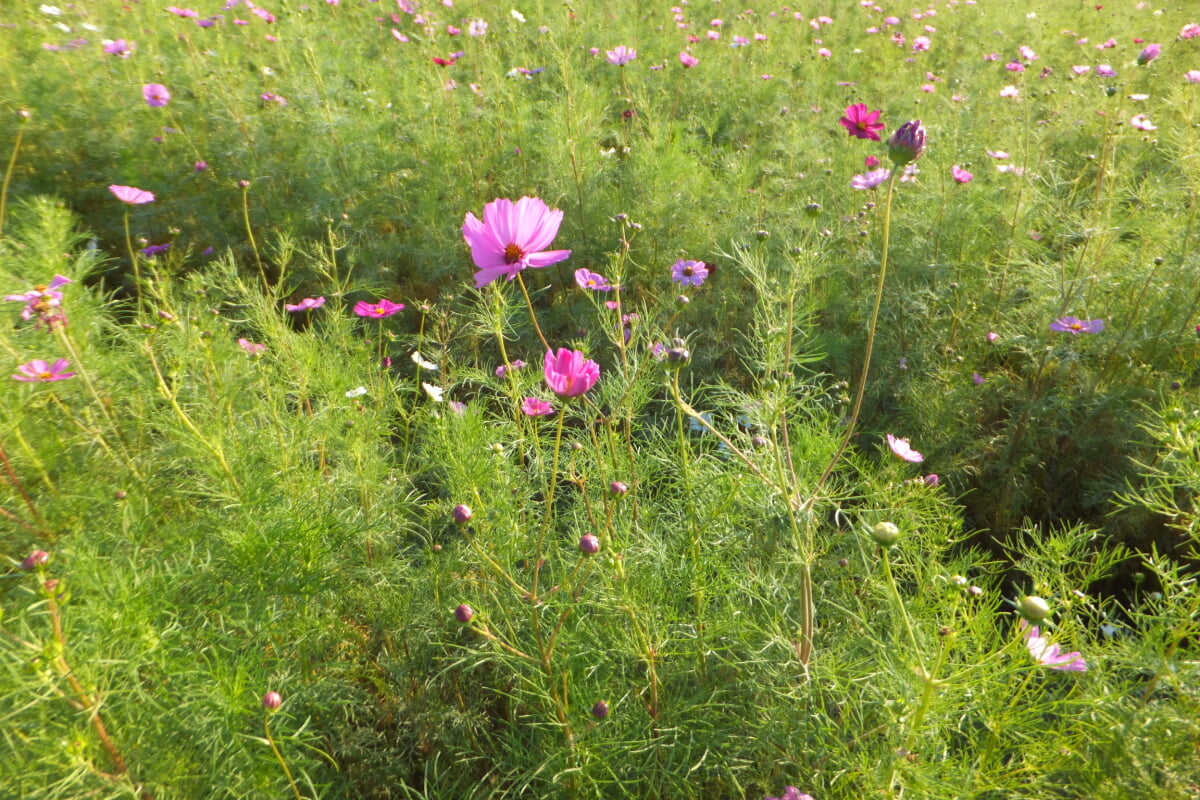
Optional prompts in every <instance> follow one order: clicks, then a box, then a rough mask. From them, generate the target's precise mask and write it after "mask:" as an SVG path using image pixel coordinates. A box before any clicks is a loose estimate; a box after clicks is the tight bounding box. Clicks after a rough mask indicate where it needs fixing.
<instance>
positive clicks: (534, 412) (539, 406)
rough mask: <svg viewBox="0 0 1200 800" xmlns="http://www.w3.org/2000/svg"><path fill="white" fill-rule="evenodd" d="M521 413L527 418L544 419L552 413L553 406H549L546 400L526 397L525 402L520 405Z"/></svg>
mask: <svg viewBox="0 0 1200 800" xmlns="http://www.w3.org/2000/svg"><path fill="white" fill-rule="evenodd" d="M521 413H523V414H524V415H525V416H527V417H544V416H546V415H547V414H553V413H554V406H552V405H550V401H548V400H539V399H538V398H536V397H526V398H525V402H524V403H522V404H521Z"/></svg>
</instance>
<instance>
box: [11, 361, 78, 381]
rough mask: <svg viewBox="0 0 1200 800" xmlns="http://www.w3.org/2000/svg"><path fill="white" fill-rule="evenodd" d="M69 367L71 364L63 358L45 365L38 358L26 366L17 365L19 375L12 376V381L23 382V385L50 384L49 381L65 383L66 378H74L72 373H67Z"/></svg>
mask: <svg viewBox="0 0 1200 800" xmlns="http://www.w3.org/2000/svg"><path fill="white" fill-rule="evenodd" d="M69 366H71V362H70V361H67V360H66V359H65V358H60V359H59V360H58V361H55V362H54V363H53V364H47V363H46V362H45V361H42V360H41V359H40V358H35V359H34V360H33V361H30V362H29V363H28V364H19V365H18V366H17V371H18V372H20V373H21V374H20V375H13V376H12V377H13V380H15V381H24V382H25V383H50V382H51V381H65V380H66V379H67V378H73V377H75V373H74V372H67V371H66V369H67V367H69Z"/></svg>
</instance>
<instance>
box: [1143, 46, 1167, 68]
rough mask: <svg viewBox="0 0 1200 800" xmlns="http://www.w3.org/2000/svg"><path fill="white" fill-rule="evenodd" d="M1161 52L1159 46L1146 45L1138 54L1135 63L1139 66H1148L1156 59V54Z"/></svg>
mask: <svg viewBox="0 0 1200 800" xmlns="http://www.w3.org/2000/svg"><path fill="white" fill-rule="evenodd" d="M1161 52H1162V45H1161V44H1148V45H1146V47H1145V49H1143V50H1142V52H1140V53H1138V57H1137V63H1138V64H1139V65H1143V66H1144V65H1146V64H1149V63H1150V62H1151V61H1153V60H1154V59H1156V58H1158V54H1159V53H1161Z"/></svg>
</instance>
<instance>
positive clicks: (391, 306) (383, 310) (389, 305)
mask: <svg viewBox="0 0 1200 800" xmlns="http://www.w3.org/2000/svg"><path fill="white" fill-rule="evenodd" d="M403 310H404V303H393V302H392V301H391V300H388V299H387V298H386V297H385V298H383V299H382V300H380V301H379V302H378V303H368V302H367V301H365V300H362V301H359V302H358V303H355V304H354V313H355V314H358V315H359V316H360V317H371V318H372V319H383V318H384V317H390V316H391V315H392V314H396V313H398V312H400V311H403Z"/></svg>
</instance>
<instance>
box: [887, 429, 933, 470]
mask: <svg viewBox="0 0 1200 800" xmlns="http://www.w3.org/2000/svg"><path fill="white" fill-rule="evenodd" d="M887 443H888V447H890V448H892V453H894V454H895V456H896V458H899V459H901V460H903V461H911V462H912V463H914V464H919V463H921V462H922V461H924V460H925V456H923V455H921V454H920V453H918V452H917V451H916V450H913V449H912V447H910V446H909V444H908V439H898V438H896V437H895V436H892V435H891V434H890V433H889V434H888V435H887Z"/></svg>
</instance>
